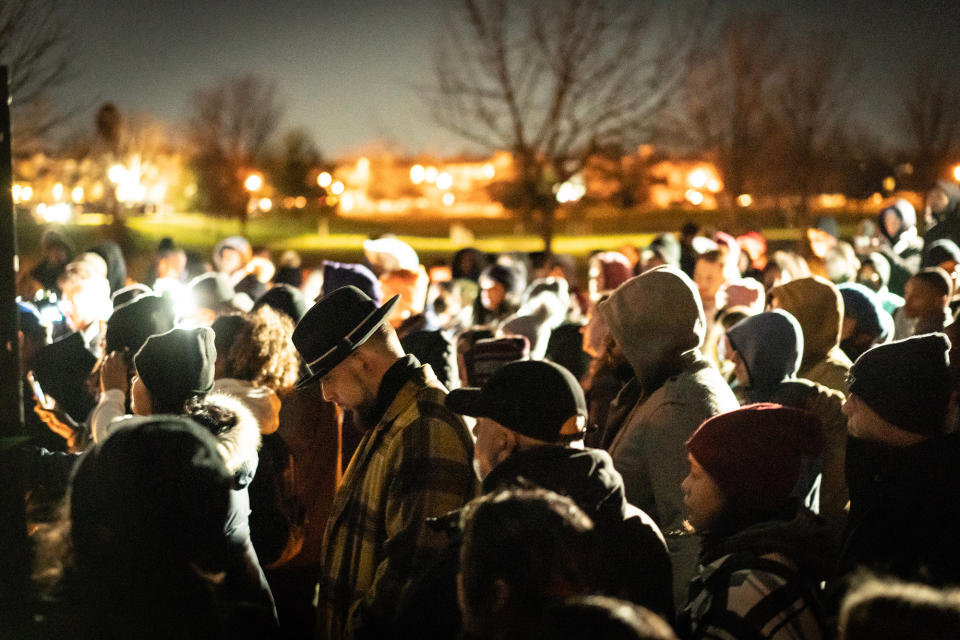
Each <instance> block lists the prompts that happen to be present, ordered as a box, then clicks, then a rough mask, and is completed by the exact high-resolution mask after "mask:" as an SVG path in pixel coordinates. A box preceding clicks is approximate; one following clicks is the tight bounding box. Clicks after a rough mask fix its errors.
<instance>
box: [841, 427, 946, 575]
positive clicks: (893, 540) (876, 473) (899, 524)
mask: <svg viewBox="0 0 960 640" xmlns="http://www.w3.org/2000/svg"><path fill="white" fill-rule="evenodd" d="M958 468H960V433H953V434H951V435H948V436H942V437H939V438H931V439H929V440H926V441H924V442H921V443H919V444H916V445H913V446H910V447H903V448H897V447H889V446H885V445H881V444H878V443H873V442H868V441H866V440H860V439H857V438H850V439H849V441H848V443H847V479H848V480H847V482H848V485H849V487H850V519H849V522H848V524H847V531H846V535H845V536H844V542H843V546H842V548H841V555H840V565H839V568H840V574H841V575H844V574H847V573H849V572H851V571H853V570H854V569H855V568H857V567H860V566H865V567H868V568H870V569H873V570H875V571H879V572H883V573H888V574H892V575H894V576H897V577H900V578H902V579H904V580H919V581H922V582H927V583H930V584H934V585H946V584H958V583H960V546H958V545H957V539H956V538H957V531H956V525H955V523H957V522H960V507H958V505H957V496H958V495H960V475H958V473H957V469H958Z"/></svg>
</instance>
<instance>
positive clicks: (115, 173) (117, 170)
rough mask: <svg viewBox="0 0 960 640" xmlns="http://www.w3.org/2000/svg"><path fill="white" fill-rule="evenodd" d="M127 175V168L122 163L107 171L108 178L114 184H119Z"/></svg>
mask: <svg viewBox="0 0 960 640" xmlns="http://www.w3.org/2000/svg"><path fill="white" fill-rule="evenodd" d="M126 177H127V169H126V167H124V166H123V165H122V164H115V165H113V166H112V167H110V170H109V171H107V178H109V179H110V182H112V183H113V184H118V183H119V182H120V181H122V180H123V179H124V178H126Z"/></svg>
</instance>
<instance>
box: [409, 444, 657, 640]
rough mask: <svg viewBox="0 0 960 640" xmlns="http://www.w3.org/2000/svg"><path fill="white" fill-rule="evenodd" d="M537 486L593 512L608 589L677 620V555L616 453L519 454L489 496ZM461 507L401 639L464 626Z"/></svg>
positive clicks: (498, 470)
mask: <svg viewBox="0 0 960 640" xmlns="http://www.w3.org/2000/svg"><path fill="white" fill-rule="evenodd" d="M531 483H532V484H534V485H537V486H540V487H543V488H545V489H549V490H551V491H555V492H557V493H560V494H563V495H567V496H569V497H570V498H571V499H573V501H574V502H576V503H577V505H578V506H579V507H580V508H581V509H583V510H584V511H585V512H586V513H587V515H589V516H590V517H591V518H592V519H593V520H594V523H595V525H596V527H597V530H598V531H599V532H600V535H601V538H602V540H603V549H602V550H601V560H602V562H603V564H604V566H603V567H602V568H601V571H600V573H601V575H602V578H601V585H600V589H601V591H602V592H603V593H605V594H609V595H613V596H617V597H621V598H625V599H628V600H631V601H633V602H636V603H638V604H641V605H643V606H646V607H647V608H649V609H652V610H654V611H656V612H657V613H659V614H660V615H662V616H664V617H665V618H667V619H668V620H672V619H673V612H674V605H673V594H672V590H671V584H672V576H671V569H670V558H669V555H668V553H667V547H666V544H665V542H664V540H663V535H662V534H661V533H660V529H659V528H658V527H657V525H656V524H655V523H654V522H653V520H652V519H651V518H650V517H649V516H648V515H647V514H645V513H644V512H643V511H640V510H639V509H637V508H636V507H634V506H633V505H631V504H629V503H628V502H627V500H626V496H625V494H624V489H623V480H622V478H621V477H620V474H619V473H618V472H617V471H616V469H614V468H613V461H612V460H611V459H610V456H609V455H608V454H607V453H606V452H605V451H601V450H599V449H574V448H571V447H563V446H554V445H544V446H541V447H535V448H533V449H527V450H524V451H515V452H514V453H512V454H511V455H510V457H509V458H507V459H506V460H504V461H503V462H501V463H500V464H499V465H497V466H496V467H495V468H494V469H493V471H491V472H490V474H489V475H488V476H487V478H486V479H485V480H484V482H483V487H482V489H483V493H484V494H487V493H492V492H494V491H496V490H498V489H502V488H506V487H511V486H518V485H529V484H531ZM459 520H460V511H456V512H453V513H450V514H447V515H446V516H444V517H443V518H442V519H438V520H437V521H436V526H437V527H438V528H439V527H441V526H447V530H448V532H449V533H450V534H451V539H450V543H449V544H448V545H447V547H446V549H445V550H444V551H443V552H442V553H441V554H438V556H437V558H436V559H435V562H434V564H433V566H431V567H430V568H429V570H427V571H425V572H424V573H423V574H421V576H420V577H419V579H418V580H417V581H416V582H415V583H414V584H413V586H412V587H411V588H410V589H409V590H408V591H407V593H406V594H405V598H404V602H403V605H402V606H401V607H400V611H401V613H400V616H399V619H398V621H397V623H396V625H395V626H394V628H395V631H396V636H397V637H399V638H418V639H420V638H454V637H457V634H458V633H459V631H460V624H461V620H460V612H459V610H458V608H457V599H456V598H457V595H456V594H457V588H456V576H457V572H458V570H459V566H460V562H459V552H460V542H461V540H460V532H459V528H458V525H459Z"/></svg>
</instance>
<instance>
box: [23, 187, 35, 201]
mask: <svg viewBox="0 0 960 640" xmlns="http://www.w3.org/2000/svg"><path fill="white" fill-rule="evenodd" d="M32 198H33V187H31V186H30V185H26V184H25V185H23V188H22V189H20V202H30V200H31V199H32Z"/></svg>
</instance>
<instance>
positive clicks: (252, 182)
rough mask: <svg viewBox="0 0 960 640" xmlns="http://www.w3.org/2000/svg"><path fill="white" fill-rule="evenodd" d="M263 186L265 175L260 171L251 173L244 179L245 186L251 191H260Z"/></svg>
mask: <svg viewBox="0 0 960 640" xmlns="http://www.w3.org/2000/svg"><path fill="white" fill-rule="evenodd" d="M262 186H263V176H261V175H260V174H259V173H251V174H250V175H248V176H247V179H246V180H244V181H243V188H244V189H246V190H247V191H249V192H251V193H253V192H254V191H260V188H261V187H262Z"/></svg>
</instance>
